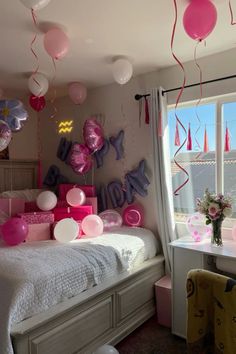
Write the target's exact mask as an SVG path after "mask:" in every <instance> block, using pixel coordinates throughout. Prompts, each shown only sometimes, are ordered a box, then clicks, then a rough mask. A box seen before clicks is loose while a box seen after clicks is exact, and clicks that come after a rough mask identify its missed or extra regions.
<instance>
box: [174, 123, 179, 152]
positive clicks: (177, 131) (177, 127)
mask: <svg viewBox="0 0 236 354" xmlns="http://www.w3.org/2000/svg"><path fill="white" fill-rule="evenodd" d="M175 146H180V138H179V125H178V122H177V121H176V124H175Z"/></svg>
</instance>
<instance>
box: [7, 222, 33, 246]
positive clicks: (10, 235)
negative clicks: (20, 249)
mask: <svg viewBox="0 0 236 354" xmlns="http://www.w3.org/2000/svg"><path fill="white" fill-rule="evenodd" d="M28 231H29V229H28V225H27V223H26V222H25V221H24V220H22V219H21V218H11V219H9V220H7V221H6V222H5V223H4V224H3V225H2V227H1V233H2V238H3V240H4V241H5V242H6V244H7V245H9V246H16V245H18V244H19V243H21V242H23V241H24V240H25V239H26V236H27V234H28Z"/></svg>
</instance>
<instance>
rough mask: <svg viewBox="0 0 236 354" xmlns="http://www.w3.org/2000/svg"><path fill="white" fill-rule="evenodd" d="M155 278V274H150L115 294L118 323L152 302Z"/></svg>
mask: <svg viewBox="0 0 236 354" xmlns="http://www.w3.org/2000/svg"><path fill="white" fill-rule="evenodd" d="M157 278H158V277H157V274H156V273H151V274H149V275H146V276H143V277H142V278H141V279H140V278H139V279H138V280H137V281H135V282H134V283H132V284H131V285H128V286H126V287H125V288H123V289H121V290H120V291H118V292H117V294H116V295H117V296H116V299H117V322H118V323H119V322H121V321H122V320H124V319H125V318H126V317H127V316H129V315H132V313H134V312H135V311H137V310H138V309H140V308H142V307H143V306H144V305H145V304H147V303H150V302H154V283H155V281H156V280H157Z"/></svg>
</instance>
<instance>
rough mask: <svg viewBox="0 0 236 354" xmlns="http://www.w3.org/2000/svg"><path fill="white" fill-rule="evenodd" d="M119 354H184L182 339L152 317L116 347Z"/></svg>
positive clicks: (184, 348)
mask: <svg viewBox="0 0 236 354" xmlns="http://www.w3.org/2000/svg"><path fill="white" fill-rule="evenodd" d="M116 349H117V350H118V351H119V353H120V354H186V353H187V347H186V342H185V340H184V339H182V338H179V337H177V336H174V335H172V334H171V331H170V329H169V328H166V327H163V326H160V325H159V324H158V323H157V320H156V317H152V318H151V319H150V320H148V321H147V322H145V323H144V324H143V325H142V326H140V327H139V328H137V329H136V330H135V331H134V332H133V333H131V334H130V335H129V336H128V337H126V338H125V339H124V340H123V341H122V342H120V343H119V344H117V345H116Z"/></svg>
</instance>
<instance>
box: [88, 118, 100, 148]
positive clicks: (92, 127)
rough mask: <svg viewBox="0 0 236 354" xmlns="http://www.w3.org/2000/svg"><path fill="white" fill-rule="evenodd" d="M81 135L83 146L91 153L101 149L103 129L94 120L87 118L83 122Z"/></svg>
mask: <svg viewBox="0 0 236 354" xmlns="http://www.w3.org/2000/svg"><path fill="white" fill-rule="evenodd" d="M83 135H84V141H85V144H86V145H87V146H88V148H89V149H90V150H91V151H93V152H95V151H97V150H100V149H101V148H102V147H103V144H104V137H103V129H102V127H101V125H100V124H99V123H98V122H97V121H96V118H89V119H87V120H86V121H85V124H84V127H83Z"/></svg>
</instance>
